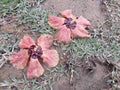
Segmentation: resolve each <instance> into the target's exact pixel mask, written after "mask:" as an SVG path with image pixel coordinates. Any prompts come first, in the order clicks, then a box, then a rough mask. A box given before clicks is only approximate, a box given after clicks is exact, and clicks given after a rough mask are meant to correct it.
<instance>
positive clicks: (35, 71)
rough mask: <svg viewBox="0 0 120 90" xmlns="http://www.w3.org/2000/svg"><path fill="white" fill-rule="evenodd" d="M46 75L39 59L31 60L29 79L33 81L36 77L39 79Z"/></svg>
mask: <svg viewBox="0 0 120 90" xmlns="http://www.w3.org/2000/svg"><path fill="white" fill-rule="evenodd" d="M43 73H44V69H43V67H42V66H41V64H40V62H39V61H38V59H33V58H31V59H30V62H29V65H28V70H27V78H28V79H32V78H35V77H39V76H41V75H42V74H43Z"/></svg>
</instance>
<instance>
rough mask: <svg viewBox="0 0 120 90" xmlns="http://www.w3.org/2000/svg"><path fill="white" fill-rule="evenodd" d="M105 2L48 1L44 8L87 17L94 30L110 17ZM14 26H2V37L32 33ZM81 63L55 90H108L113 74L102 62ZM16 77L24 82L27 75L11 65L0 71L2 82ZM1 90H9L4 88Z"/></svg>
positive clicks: (83, 0) (81, 61)
mask: <svg viewBox="0 0 120 90" xmlns="http://www.w3.org/2000/svg"><path fill="white" fill-rule="evenodd" d="M101 1H102V0H46V1H45V2H44V3H43V4H42V8H43V9H46V10H50V11H52V12H54V13H56V14H58V13H59V12H60V11H63V10H66V9H72V10H73V13H74V14H75V15H76V16H80V15H82V16H84V17H85V18H87V19H88V20H89V21H90V22H91V23H92V26H93V27H94V28H97V27H99V26H100V25H101V24H102V23H104V22H105V17H106V16H105V12H104V7H103V6H102V5H101ZM13 20H14V19H13ZM14 22H16V21H13V22H12V23H6V22H4V24H3V25H0V33H15V34H16V33H17V35H18V36H17V37H18V38H20V37H21V36H23V32H24V33H28V32H27V31H26V30H27V29H28V28H27V27H25V26H22V27H21V26H20V27H18V26H16V25H17V24H16V23H14ZM16 27H17V32H16ZM26 28H27V29H26ZM33 36H35V35H33ZM101 61H102V60H101ZM78 63H79V65H78V66H77V67H75V68H74V69H72V70H70V75H68V76H65V77H63V78H61V79H60V80H58V81H57V82H56V84H55V85H54V88H53V90H103V89H105V90H108V88H109V85H108V84H107V83H106V82H107V80H108V77H107V74H108V73H109V72H110V71H109V70H108V68H107V67H106V66H105V65H104V64H102V63H100V62H99V59H98V58H96V57H94V58H89V59H85V60H81V59H80V60H78ZM75 72H76V73H75ZM14 77H17V78H22V77H23V71H21V70H17V69H15V68H14V67H12V65H11V64H9V63H8V64H5V65H4V66H3V68H1V69H0V81H3V80H9V79H12V78H14ZM0 90H7V89H1V88H0Z"/></svg>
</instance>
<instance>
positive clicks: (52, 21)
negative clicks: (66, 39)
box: [48, 15, 64, 29]
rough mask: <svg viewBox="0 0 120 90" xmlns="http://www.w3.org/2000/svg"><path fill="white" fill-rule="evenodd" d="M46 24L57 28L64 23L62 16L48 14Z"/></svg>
mask: <svg viewBox="0 0 120 90" xmlns="http://www.w3.org/2000/svg"><path fill="white" fill-rule="evenodd" d="M48 24H49V25H50V26H51V27H53V28H54V29H58V28H59V27H60V26H61V25H63V24H64V18H60V17H56V16H51V15H49V16H48Z"/></svg>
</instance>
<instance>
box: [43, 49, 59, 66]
mask: <svg viewBox="0 0 120 90" xmlns="http://www.w3.org/2000/svg"><path fill="white" fill-rule="evenodd" d="M41 57H42V59H43V63H45V64H46V65H48V66H49V67H55V66H56V65H57V64H58V62H59V55H58V53H57V51H56V50H43V55H42V56H41Z"/></svg>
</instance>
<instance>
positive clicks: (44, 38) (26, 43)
mask: <svg viewBox="0 0 120 90" xmlns="http://www.w3.org/2000/svg"><path fill="white" fill-rule="evenodd" d="M52 43H53V37H52V36H51V35H48V34H43V35H41V36H40V37H39V38H38V40H37V44H36V43H35V42H34V40H33V39H32V38H31V37H30V36H29V35H24V37H23V39H21V41H20V43H19V47H20V48H21V50H20V51H19V52H18V53H15V54H12V55H10V56H9V60H10V63H11V64H13V66H14V67H16V68H17V69H23V68H24V67H25V66H27V65H28V70H27V78H34V77H39V76H41V75H42V74H43V73H44V69H43V67H42V66H41V64H40V62H39V60H42V62H43V63H45V64H46V65H48V66H49V67H55V66H56V65H57V64H58V62H59V55H58V53H57V51H56V50H53V49H52V50H50V49H49V48H50V47H51V45H52Z"/></svg>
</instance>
